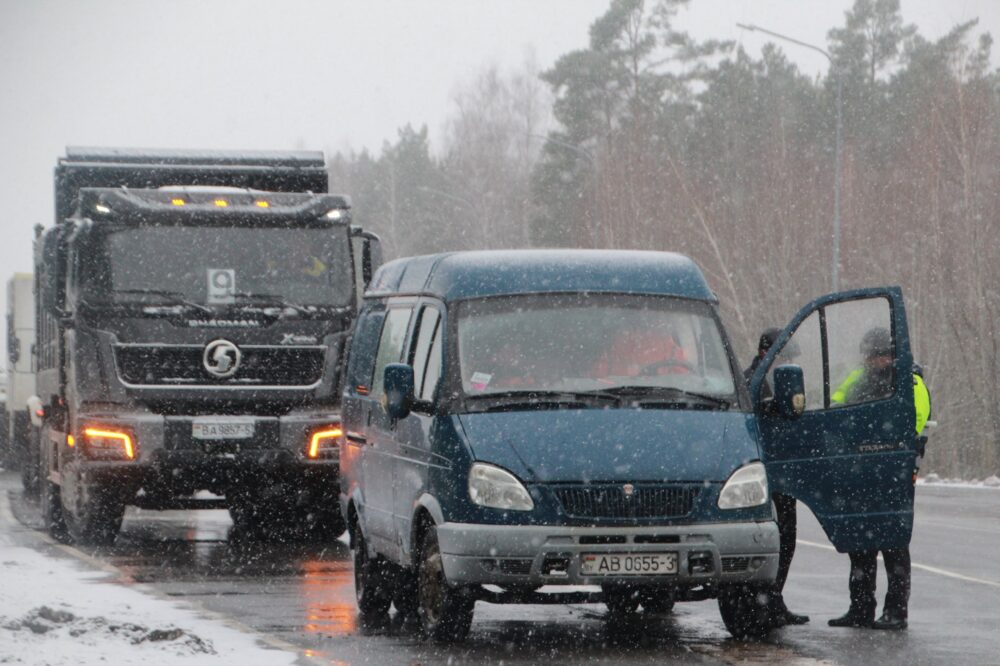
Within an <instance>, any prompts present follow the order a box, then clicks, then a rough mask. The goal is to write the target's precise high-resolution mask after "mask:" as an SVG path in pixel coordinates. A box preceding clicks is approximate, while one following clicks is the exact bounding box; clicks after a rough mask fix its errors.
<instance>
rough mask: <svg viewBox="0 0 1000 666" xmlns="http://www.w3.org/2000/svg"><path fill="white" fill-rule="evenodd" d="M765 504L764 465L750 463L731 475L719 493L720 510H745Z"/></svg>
mask: <svg viewBox="0 0 1000 666" xmlns="http://www.w3.org/2000/svg"><path fill="white" fill-rule="evenodd" d="M766 502H767V473H766V472H765V471H764V463H760V462H752V463H750V464H749V465H744V466H743V467H740V468H739V469H738V470H736V471H735V472H733V473H732V475H731V476H730V477H729V480H728V481H726V485H724V486H723V487H722V492H721V493H719V508H720V509H746V508H748V507H751V506H760V505H761V504H764V503H766Z"/></svg>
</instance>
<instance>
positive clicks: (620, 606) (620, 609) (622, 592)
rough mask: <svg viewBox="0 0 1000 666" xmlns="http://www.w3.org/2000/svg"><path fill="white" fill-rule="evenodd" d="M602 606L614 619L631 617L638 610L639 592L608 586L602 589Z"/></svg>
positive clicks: (632, 589) (627, 588)
mask: <svg viewBox="0 0 1000 666" xmlns="http://www.w3.org/2000/svg"><path fill="white" fill-rule="evenodd" d="M603 592H604V604H605V605H606V606H607V607H608V612H609V613H610V614H611V615H612V616H614V617H621V616H624V615H631V614H632V613H634V612H635V611H636V609H637V608H639V601H640V596H639V592H638V591H637V590H635V589H634V588H631V587H617V586H612V585H608V586H605V587H604V588H603Z"/></svg>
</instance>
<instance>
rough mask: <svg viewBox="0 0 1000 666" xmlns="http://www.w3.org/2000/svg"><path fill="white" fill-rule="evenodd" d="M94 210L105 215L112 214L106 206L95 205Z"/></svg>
mask: <svg viewBox="0 0 1000 666" xmlns="http://www.w3.org/2000/svg"><path fill="white" fill-rule="evenodd" d="M94 210H96V211H97V212H98V213H101V214H103V215H107V214H108V213H110V212H111V209H110V208H108V207H107V206H105V205H104V204H94Z"/></svg>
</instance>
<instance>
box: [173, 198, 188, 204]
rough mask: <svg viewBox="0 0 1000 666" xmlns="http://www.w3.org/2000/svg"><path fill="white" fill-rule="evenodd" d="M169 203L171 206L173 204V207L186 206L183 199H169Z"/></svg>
mask: <svg viewBox="0 0 1000 666" xmlns="http://www.w3.org/2000/svg"><path fill="white" fill-rule="evenodd" d="M170 203H172V204H173V205H175V206H183V205H184V204H186V203H187V202H186V201H184V199H171V200H170Z"/></svg>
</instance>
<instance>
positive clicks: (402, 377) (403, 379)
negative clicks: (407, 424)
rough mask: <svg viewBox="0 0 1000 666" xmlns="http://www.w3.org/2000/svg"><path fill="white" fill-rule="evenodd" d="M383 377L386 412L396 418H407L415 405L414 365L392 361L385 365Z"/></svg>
mask: <svg viewBox="0 0 1000 666" xmlns="http://www.w3.org/2000/svg"><path fill="white" fill-rule="evenodd" d="M383 377H384V381H383V382H382V385H383V386H384V387H385V411H386V413H388V414H389V416H390V417H391V418H394V419H403V418H406V417H407V416H409V414H410V408H411V406H412V405H413V366H411V365H407V364H406V363H390V364H389V365H387V366H385V374H384V375H383Z"/></svg>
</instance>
